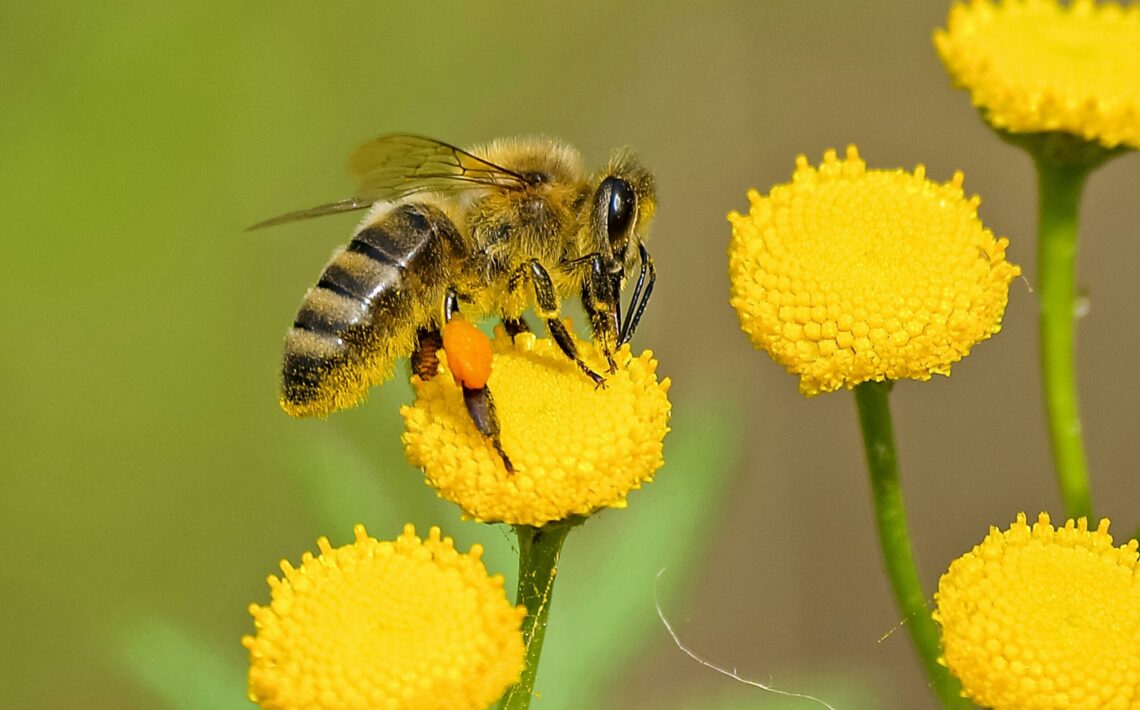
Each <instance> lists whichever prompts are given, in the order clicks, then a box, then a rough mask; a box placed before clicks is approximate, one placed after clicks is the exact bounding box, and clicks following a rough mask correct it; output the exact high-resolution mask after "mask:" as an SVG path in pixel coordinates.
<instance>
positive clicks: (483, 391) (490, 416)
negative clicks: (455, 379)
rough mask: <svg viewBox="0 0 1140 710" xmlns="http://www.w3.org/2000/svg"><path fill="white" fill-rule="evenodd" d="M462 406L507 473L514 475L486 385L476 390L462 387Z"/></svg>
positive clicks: (493, 401) (513, 468)
mask: <svg viewBox="0 0 1140 710" xmlns="http://www.w3.org/2000/svg"><path fill="white" fill-rule="evenodd" d="M463 404H464V405H466V407H467V414H468V416H470V417H471V421H472V422H474V423H475V428H476V429H478V430H479V433H480V434H482V435H483V436H484V437H485V438H486V439H487V441H490V442H491V446H493V447H495V451H496V452H498V454H499V458H501V459H502V460H503V466H505V467H506V469H507V473H514V472H515V467H514V465H513V464H511V459H510V457H508V456H507V452H506V451H504V450H503V442H502V440H501V439H500V438H499V417H498V416H497V415H496V414H495V400H494V398H492V397H491V390H490V389H489V388H488V387H487V386H486V385H484V386H483V387H478V388H474V387H468V386H466V385H463Z"/></svg>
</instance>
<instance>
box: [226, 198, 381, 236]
mask: <svg viewBox="0 0 1140 710" xmlns="http://www.w3.org/2000/svg"><path fill="white" fill-rule="evenodd" d="M371 205H372V202H371V201H369V200H360V199H358V198H355V197H350V198H348V199H347V200H340V201H339V202H330V203H328V204H326V205H317V206H316V207H310V208H308V209H304V210H297V211H296V212H289V213H286V214H283V215H279V216H277V217H274V218H272V219H267V220H265V221H264V222H258V223H257V224H254V225H251V226H249V227H246V228H245V231H247V232H248V231H251V230H254V229H261V228H262V227H275V226H277V225H279V224H287V223H289V222H296V221H298V220H302V219H312V218H313V217H324V216H325V215H327V214H338V213H340V212H351V211H352V210H362V209H364V208H365V207H369V206H371Z"/></svg>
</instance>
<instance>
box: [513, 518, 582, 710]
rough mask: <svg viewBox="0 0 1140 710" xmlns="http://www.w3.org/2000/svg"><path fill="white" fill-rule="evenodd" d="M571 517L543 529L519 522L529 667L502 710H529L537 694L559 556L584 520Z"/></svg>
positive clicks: (519, 599) (519, 596) (520, 598)
mask: <svg viewBox="0 0 1140 710" xmlns="http://www.w3.org/2000/svg"><path fill="white" fill-rule="evenodd" d="M582 520H583V518H571V519H569V520H559V521H557V522H553V523H547V524H546V525H543V526H542V527H540V528H536V527H532V526H530V525H516V526H515V535H517V536H518V540H519V586H518V594H517V596H516V597H515V603H516V604H522V605H524V606H525V607H526V619H524V620H523V628H522V631H523V643H524V644H525V645H526V666H525V667H524V668H523V672H522V677H521V678H519V682H518V683H516V684H515V685H513V686H511V688H510V689H509V690H507V694H506V695H504V696H503V699H502V700H501V701H500V705H499V707H500V708H502V710H526V709H527V708H529V707H530V699H531V698H532V697H533V695H534V679H535V676H537V675H538V661H539V657H540V656H541V655H542V642H543V640H544V639H545V638H546V617H547V615H548V614H549V613H550V600H551V597H552V596H553V593H554V577H555V576H556V575H557V574H558V557H559V555H560V554H561V553H562V543H563V542H564V541H565V540H566V535H568V534H569V533H570V531H571V530H573V529H574V528H575V527H576V526H578V525H579V524H580V523H581V522H582Z"/></svg>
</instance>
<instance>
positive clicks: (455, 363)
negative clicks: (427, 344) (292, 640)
mask: <svg viewBox="0 0 1140 710" xmlns="http://www.w3.org/2000/svg"><path fill="white" fill-rule="evenodd" d="M443 351H444V352H446V353H447V365H448V367H449V368H450V369H451V373H452V375H453V376H454V377H455V382H456V383H457V384H460V385H463V386H464V387H467V388H468V389H481V388H482V387H483V386H484V385H486V384H487V380H488V379H489V378H490V377H491V339H490V338H488V337H487V336H486V335H484V334H483V332H482V331H480V330H479V329H478V328H476V327H475V326H473V325H471V323H470V322H468V321H466V320H463V319H462V318H453V319H452V320H450V321H449V322H448V323H447V325H445V326H443Z"/></svg>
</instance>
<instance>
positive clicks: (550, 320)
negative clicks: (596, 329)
mask: <svg viewBox="0 0 1140 710" xmlns="http://www.w3.org/2000/svg"><path fill="white" fill-rule="evenodd" d="M527 268H528V269H529V271H530V278H531V281H532V282H533V283H534V302H535V305H536V306H537V308H536V310H537V311H538V315H539V317H540V318H542V319H543V320H545V321H546V328H547V330H549V331H550V336H551V337H552V338H554V342H556V343H558V348H559V349H560V350H561V351H562V352H563V353H565V354H566V357H568V358H570V359H571V360H573V361H574V364H575V365H577V366H578V369H579V370H581V371H582V372H583V373H585V375H586V377H589V378H590V379H591V380H593V381H594V384H595V385H598V386H601V385H602V384H603V383H604V382H605V378H604V377H602V376H601V375H599V374H598V373H596V372H594V371H593V370H592V369H590V366H589V365H587V364H586V363H585V362H584V361H583V360H582V358H581V357H579V355H578V346H577V345H575V344H574V339H573V338H572V337H570V332H569V331H568V330H566V326H565V325H564V324H563V323H562V321H561V320H559V318H558V296H557V295H555V293H554V283H553V282H552V281H551V280H550V274H549V273H547V272H546V269H545V268H543V266H542V264H540V263H538V260H536V259H531V260H530V263H529V264H527Z"/></svg>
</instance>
